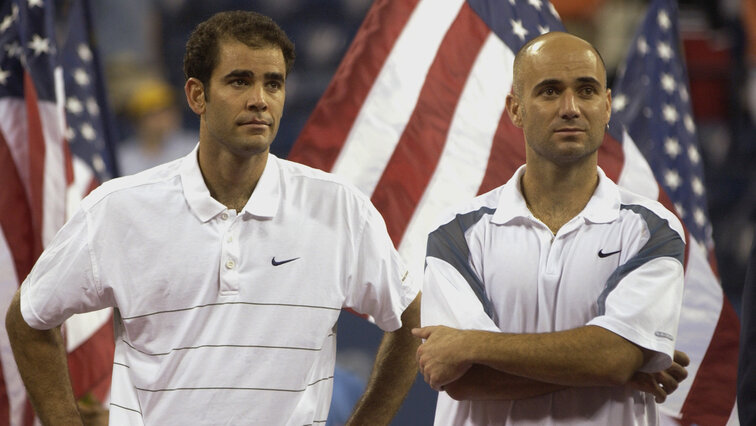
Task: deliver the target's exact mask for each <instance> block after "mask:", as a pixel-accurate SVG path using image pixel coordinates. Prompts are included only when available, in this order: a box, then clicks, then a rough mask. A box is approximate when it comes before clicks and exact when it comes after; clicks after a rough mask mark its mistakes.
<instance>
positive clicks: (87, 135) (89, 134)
mask: <svg viewBox="0 0 756 426" xmlns="http://www.w3.org/2000/svg"><path fill="white" fill-rule="evenodd" d="M79 131H80V132H81V135H82V136H83V137H84V139H86V140H88V141H93V140H95V139H96V138H97V134H96V133H95V130H94V128H93V127H92V125H91V124H89V123H84V124H82V125H81V129H79Z"/></svg>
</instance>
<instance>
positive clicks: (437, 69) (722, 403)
mask: <svg viewBox="0 0 756 426" xmlns="http://www.w3.org/2000/svg"><path fill="white" fill-rule="evenodd" d="M553 30H563V27H562V25H561V23H560V21H559V17H558V15H557V14H556V11H555V10H554V8H553V7H552V6H551V4H549V3H548V2H546V1H542V0H533V1H527V2H525V1H517V2H515V1H492V0H469V1H463V0H420V1H418V0H401V1H399V0H377V1H376V2H375V3H374V4H373V6H372V8H371V9H370V11H369V12H368V14H367V16H366V17H365V20H364V22H363V23H362V26H361V27H360V29H359V31H358V33H357V35H356V36H355V38H354V40H353V41H352V44H351V46H350V48H349V50H348V52H347V53H346V55H345V57H344V58H343V60H342V62H341V64H340V66H339V68H338V70H337V71H336V74H335V75H334V77H333V80H332V81H331V83H330V85H329V87H328V88H327V89H326V92H325V93H324V95H323V97H322V98H321V99H320V101H319V102H318V104H317V106H316V108H315V110H314V112H313V113H312V115H311V116H310V118H309V120H308V122H307V123H306V125H305V127H304V129H303V130H302V132H301V134H300V136H299V138H298V140H297V141H296V143H295V144H294V146H293V148H292V150H291V152H290V154H289V159H291V160H293V161H297V162H301V163H304V164H308V165H311V166H313V167H317V168H320V169H323V170H326V171H331V172H333V173H336V174H338V175H341V176H344V177H345V178H347V179H348V180H349V181H350V182H352V183H354V184H355V185H356V186H357V187H358V188H359V189H360V190H362V191H363V192H364V193H366V194H368V195H369V196H371V199H372V201H373V203H374V204H375V206H376V207H377V208H378V210H379V211H380V212H381V213H382V214H383V216H384V218H385V220H386V223H387V227H388V230H389V234H390V235H391V238H392V239H393V241H394V243H395V244H396V245H397V248H398V250H399V252H400V253H401V254H402V256H403V257H404V258H405V259H406V261H407V262H408V264H409V265H410V268H411V269H412V271H413V273H414V274H416V275H420V274H422V268H423V263H424V261H423V259H424V254H425V242H426V237H427V233H428V232H429V231H430V229H428V227H429V226H430V224H431V223H434V222H435V220H434V219H435V217H436V215H438V214H439V213H440V212H442V211H443V210H444V209H446V208H448V207H450V206H453V205H456V204H459V203H461V202H463V201H466V200H469V199H471V198H472V197H474V196H476V195H478V194H481V193H484V192H486V191H488V190H490V189H493V188H495V187H497V186H499V185H502V184H504V183H505V182H506V181H507V180H508V179H509V177H511V176H512V174H513V173H514V170H515V169H516V168H517V167H518V166H519V165H521V164H523V163H524V161H525V154H524V138H523V135H522V132H521V130H520V129H517V128H515V127H514V126H513V125H512V123H511V122H510V120H509V117H508V116H507V114H506V112H505V110H504V101H505V97H506V95H507V94H508V93H509V91H510V89H511V85H512V71H511V70H512V62H513V59H514V54H515V53H516V52H517V50H519V47H520V46H522V45H523V44H524V43H525V42H526V41H527V40H529V39H530V38H533V37H534V36H536V35H538V34H541V33H543V32H547V31H553ZM612 126H613V127H614V128H613V129H612V130H613V131H612V132H611V133H612V134H619V135H618V136H612V134H607V136H606V137H605V139H604V143H603V145H602V147H601V149H600V152H599V164H600V166H601V167H602V168H603V169H604V171H605V172H606V173H607V175H608V176H609V177H610V178H612V179H613V180H614V181H616V182H618V183H619V184H620V185H625V186H628V187H630V188H632V189H634V190H636V191H637V192H640V193H643V194H644V195H647V196H649V197H652V198H655V199H659V200H660V201H662V202H663V203H664V204H665V205H667V207H668V208H670V209H674V205H673V203H672V200H670V199H669V197H668V196H667V195H666V193H665V192H664V190H663V188H661V187H660V185H659V184H658V183H657V181H656V178H655V177H654V173H653V171H652V170H651V167H650V165H649V161H647V158H645V157H644V155H643V154H642V153H641V151H640V150H639V149H638V148H637V147H636V146H635V144H634V143H633V141H632V139H631V138H630V137H629V136H627V137H624V138H623V136H622V135H621V131H620V132H618V129H617V128H621V127H622V126H621V123H616V124H615V123H614V122H613V123H612ZM688 241H689V245H688V255H687V256H686V268H687V272H686V290H685V300H684V305H683V311H682V316H681V324H680V332H679V346H680V348H681V349H683V350H685V351H686V352H687V353H688V354H689V356H690V357H691V360H692V363H691V366H690V367H689V372H690V373H691V375H690V377H689V378H688V379H687V380H686V381H684V382H683V383H682V384H681V386H680V388H679V389H678V390H677V392H675V393H674V394H673V395H672V396H671V397H670V398H669V399H668V401H667V402H666V403H665V404H664V408H663V412H664V413H665V414H666V415H667V416H668V419H670V420H673V419H676V420H675V421H677V420H680V421H682V422H683V423H688V424H691V423H701V424H725V423H726V422H727V420H728V419H729V418H730V416H731V413H732V412H733V409H734V401H735V381H736V377H735V372H734V370H732V368H733V367H734V366H735V365H736V364H737V362H736V361H737V329H738V321H737V318H736V317H735V316H734V311H733V310H732V307H731V306H730V305H729V302H727V300H726V299H725V298H724V297H723V293H722V289H721V286H720V284H719V281H718V278H717V277H716V274H715V273H714V268H713V266H712V264H710V263H709V258H710V256H708V250H707V249H706V248H705V247H704V246H703V245H702V243H701V242H700V241H697V240H695V239H694V238H689V239H688ZM733 339H734V340H733ZM733 341H734V347H732V343H733Z"/></svg>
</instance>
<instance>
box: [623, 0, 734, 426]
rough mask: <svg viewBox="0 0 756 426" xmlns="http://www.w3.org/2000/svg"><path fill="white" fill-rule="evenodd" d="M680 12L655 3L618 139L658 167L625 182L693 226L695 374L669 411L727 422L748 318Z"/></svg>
mask: <svg viewBox="0 0 756 426" xmlns="http://www.w3.org/2000/svg"><path fill="white" fill-rule="evenodd" d="M677 15H678V11H677V4H676V2H674V1H671V0H654V1H653V2H652V3H651V4H650V6H649V8H648V12H647V13H646V17H645V19H644V20H643V23H642V24H641V26H640V28H639V29H638V32H637V34H636V35H635V37H634V40H633V42H632V44H631V46H630V50H629V53H628V55H627V58H626V59H625V64H624V65H623V66H622V67H621V68H620V70H619V73H618V76H617V80H616V81H615V84H614V88H613V96H614V98H613V101H612V110H613V120H614V122H617V123H622V124H624V126H625V129H626V132H625V133H624V134H623V135H615V136H616V137H618V138H622V139H618V140H622V141H623V143H622V144H623V146H624V147H625V149H624V151H625V155H626V160H625V163H626V164H627V163H629V161H628V160H627V159H630V158H632V156H634V155H637V153H632V154H629V153H628V150H629V148H631V147H633V148H632V149H635V148H634V147H637V149H638V150H639V151H640V155H642V157H643V160H645V162H647V164H648V166H646V165H645V164H644V165H643V167H644V168H648V167H650V168H648V169H647V170H640V169H639V170H637V171H633V172H630V171H628V172H625V173H623V175H622V176H621V178H620V181H619V183H620V184H621V185H624V186H626V187H628V188H631V189H633V190H635V191H636V192H640V193H643V194H645V195H647V196H652V197H655V198H659V199H660V200H661V201H662V202H664V203H665V204H666V205H667V208H669V209H670V210H672V211H674V212H676V213H677V215H678V216H679V217H680V219H681V220H682V222H683V224H684V226H685V228H686V231H687V235H686V236H687V241H688V245H687V248H686V250H687V253H686V260H687V264H686V273H685V293H684V296H683V310H682V313H681V316H680V330H679V335H678V349H680V350H682V351H685V352H687V353H688V354H689V355H690V357H691V365H690V366H689V367H688V371H689V373H690V377H691V378H689V379H688V380H686V381H685V382H683V384H682V388H681V389H679V390H678V391H677V392H676V393H674V394H672V396H671V397H670V398H669V399H668V401H667V402H666V403H665V404H664V410H665V411H666V412H667V413H668V414H670V415H671V416H674V417H675V418H679V419H681V420H682V422H683V423H684V424H705V425H715V424H725V422H726V421H727V420H728V419H729V417H730V416H731V415H732V416H733V419H734V418H736V414H737V413H733V406H734V404H735V381H736V377H737V364H738V358H737V348H738V335H739V328H740V323H739V321H738V318H737V316H736V314H735V312H734V310H733V309H732V306H731V305H730V303H729V302H728V300H727V298H726V297H725V296H724V294H723V292H722V288H721V286H720V284H719V280H718V278H717V276H716V273H715V272H716V268H715V265H714V260H713V258H714V255H713V241H712V239H711V223H710V222H709V219H708V215H707V213H706V212H707V208H706V193H705V188H704V183H703V164H702V160H701V156H700V153H699V150H698V142H697V139H696V126H695V122H694V120H693V112H692V107H691V102H690V93H689V90H688V76H687V72H686V70H685V61H684V57H683V56H682V52H681V51H680V48H679V47H680V46H681V43H680V37H679V30H678V17H677ZM618 130H619V127H618ZM634 163H637V164H639V165H640V164H643V162H642V161H634ZM626 167H627V166H626ZM651 173H652V174H653V175H651Z"/></svg>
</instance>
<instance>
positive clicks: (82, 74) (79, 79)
mask: <svg viewBox="0 0 756 426" xmlns="http://www.w3.org/2000/svg"><path fill="white" fill-rule="evenodd" d="M73 76H74V80H76V83H77V84H78V85H79V86H86V85H88V84H89V74H87V72H86V71H84V70H83V69H81V68H78V69H76V71H74V73H73Z"/></svg>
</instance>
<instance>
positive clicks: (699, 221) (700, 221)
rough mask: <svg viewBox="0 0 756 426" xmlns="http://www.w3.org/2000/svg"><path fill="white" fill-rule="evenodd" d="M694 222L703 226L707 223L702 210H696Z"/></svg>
mask: <svg viewBox="0 0 756 426" xmlns="http://www.w3.org/2000/svg"><path fill="white" fill-rule="evenodd" d="M693 220H694V221H695V222H696V223H697V224H698V225H699V226H703V225H704V224H705V223H706V214H705V213H704V212H703V210H701V209H696V211H695V212H693Z"/></svg>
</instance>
